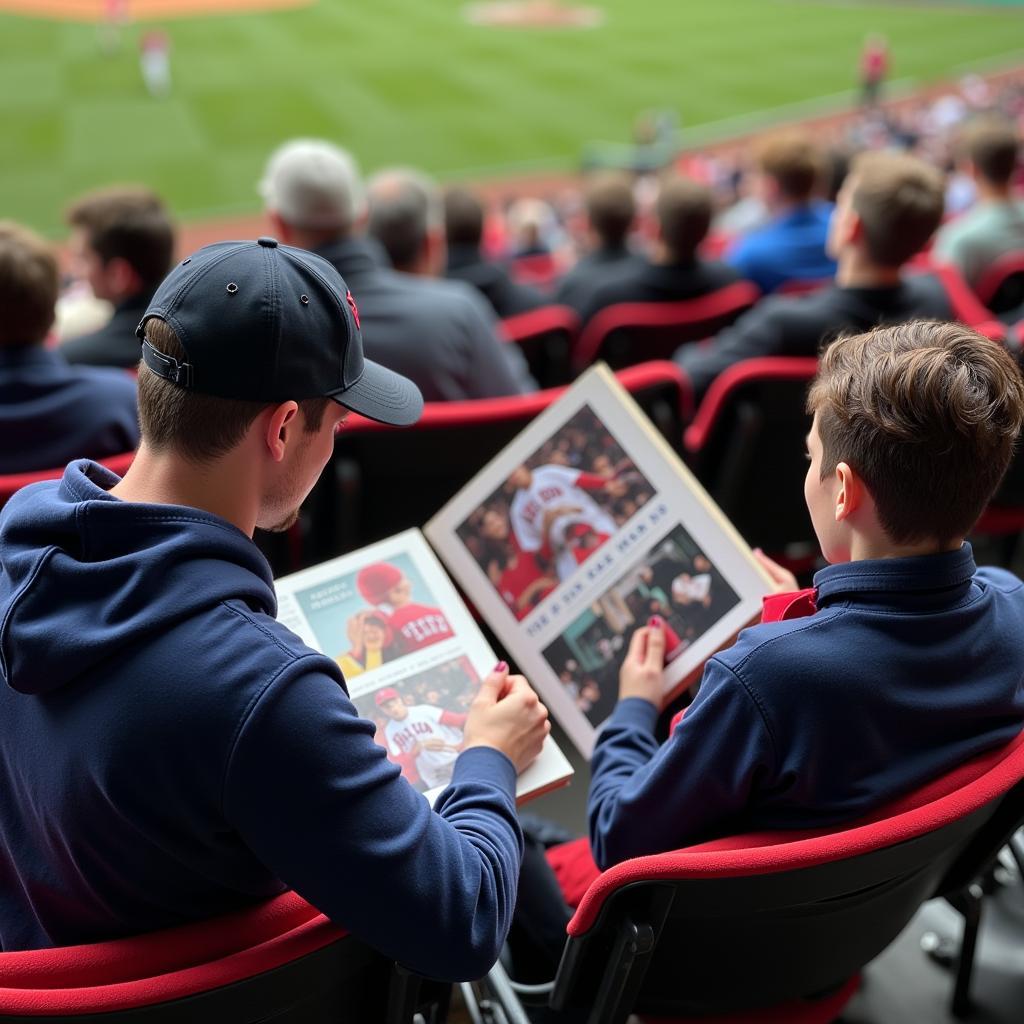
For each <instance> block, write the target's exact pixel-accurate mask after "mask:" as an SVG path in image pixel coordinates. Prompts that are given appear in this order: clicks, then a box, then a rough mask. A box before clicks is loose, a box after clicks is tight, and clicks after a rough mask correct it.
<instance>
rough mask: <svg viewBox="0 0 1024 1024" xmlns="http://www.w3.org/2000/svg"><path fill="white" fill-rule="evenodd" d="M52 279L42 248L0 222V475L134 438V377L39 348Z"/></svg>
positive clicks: (50, 310) (105, 450)
mask: <svg viewBox="0 0 1024 1024" xmlns="http://www.w3.org/2000/svg"><path fill="white" fill-rule="evenodd" d="M58 285H59V274H58V272H57V260H56V257H55V256H54V254H53V251H52V250H51V248H50V246H49V245H47V243H46V242H44V241H43V239H41V238H40V237H38V236H37V235H35V234H34V233H33V232H31V231H29V230H28V229H27V228H23V227H20V226H19V225H17V224H12V223H11V222H10V221H8V222H6V223H0V310H3V316H2V317H0V434H2V436H3V444H2V445H0V473H30V472H34V471H36V470H41V469H53V468H55V467H57V466H63V465H64V464H65V463H67V462H70V461H71V460H72V459H75V458H82V457H86V458H93V459H102V458H105V457H106V456H108V455H119V454H121V453H122V452H130V451H133V450H134V449H135V446H136V444H138V440H139V422H138V414H137V412H136V407H135V381H134V380H132V379H131V377H130V376H129V375H128V374H126V373H123V372H120V371H116V370H104V369H98V368H93V367H72V366H69V365H68V363H67V360H65V359H64V357H63V356H62V355H61V353H60V352H59V351H57V350H54V349H48V348H45V347H44V345H43V343H44V341H45V340H46V335H47V332H48V331H49V330H50V328H51V327H52V326H53V321H54V315H55V308H56V305H57V291H58ZM137 347H138V342H137V341H136V348H137Z"/></svg>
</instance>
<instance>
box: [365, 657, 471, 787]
mask: <svg viewBox="0 0 1024 1024" xmlns="http://www.w3.org/2000/svg"><path fill="white" fill-rule="evenodd" d="M479 686H480V678H479V676H478V675H477V674H476V672H475V671H474V669H473V665H472V663H471V662H470V660H469V658H467V657H465V656H461V657H458V658H455V659H453V660H452V661H446V662H442V663H441V664H440V665H435V666H433V667H432V668H429V669H426V670H425V671H423V672H416V673H415V674H413V675H411V676H406V677H405V678H403V679H400V680H397V681H395V682H393V683H392V684H390V685H388V686H384V687H381V688H380V689H378V690H371V691H369V692H367V693H364V694H362V695H361V696H358V697H356V698H354V700H353V703H354V704H355V706H356V709H357V710H358V711H359V714H360V715H362V716H363V718H368V719H369V720H370V721H371V722H373V723H374V724H375V725H376V726H377V734H376V736H375V737H374V738H375V739H376V741H377V742H378V743H379V744H380V745H381V746H382V747H384V748H385V749H386V750H387V752H388V757H389V758H390V759H391V760H392V761H394V762H395V764H397V765H398V766H399V767H400V768H401V769H402V774H403V775H404V776H405V778H406V779H407V780H408V781H409V782H410V783H412V785H414V786H415V787H416V788H417V789H418V790H420V791H421V792H426V791H428V790H432V789H437V788H438V787H440V786H447V785H448V783H449V782H450V781H451V777H452V770H453V767H454V765H455V759H456V758H457V757H458V756H459V751H460V750H461V749H462V743H463V735H462V730H463V728H464V726H465V724H466V715H467V714H468V713H469V705H470V704H471V703H472V702H473V697H474V696H475V695H476V691H477V689H478V688H479Z"/></svg>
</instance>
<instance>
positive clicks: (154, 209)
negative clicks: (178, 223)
mask: <svg viewBox="0 0 1024 1024" xmlns="http://www.w3.org/2000/svg"><path fill="white" fill-rule="evenodd" d="M66 219H67V222H68V224H70V225H71V227H73V228H77V229H79V230H80V231H82V232H83V233H84V234H85V237H86V240H87V242H88V245H89V248H90V249H92V250H93V251H94V252H95V253H96V255H97V256H99V258H100V259H101V260H102V261H103V262H104V263H109V262H110V261H111V260H112V259H123V260H125V261H126V262H127V263H128V264H129V266H131V268H132V269H133V270H134V271H135V273H137V274H138V275H139V277H140V278H141V279H142V283H143V287H144V288H147V289H152V288H155V287H156V286H157V285H158V284H159V283H160V282H161V281H162V280H163V279H164V277H165V276H166V275H167V271H168V270H170V267H171V261H172V260H173V259H174V225H173V224H172V223H171V217H170V214H169V213H168V211H167V208H166V207H165V206H164V204H163V201H162V200H161V199H160V197H159V196H158V195H156V194H155V193H154V192H151V191H150V190H149V189H146V188H139V187H115V188H108V189H101V190H99V191H97V192H90V193H89V194H88V195H85V196H82V197H81V198H80V199H78V200H76V201H75V202H74V203H72V205H71V206H70V207H69V208H68V211H67V216H66Z"/></svg>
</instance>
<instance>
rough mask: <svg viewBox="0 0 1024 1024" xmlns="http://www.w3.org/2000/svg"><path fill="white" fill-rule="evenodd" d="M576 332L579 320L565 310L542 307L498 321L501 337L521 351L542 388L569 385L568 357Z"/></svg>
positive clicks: (570, 310)
mask: <svg viewBox="0 0 1024 1024" xmlns="http://www.w3.org/2000/svg"><path fill="white" fill-rule="evenodd" d="M579 331H580V318H579V316H578V315H577V313H576V311H575V310H573V309H570V308H569V307H568V306H542V307H541V308H540V309H532V310H530V311H529V312H527V313H520V314H518V315H517V316H510V317H506V318H505V319H504V320H502V321H501V333H502V335H503V337H504V338H505V340H506V341H508V342H514V343H515V344H516V345H518V346H519V347H520V348H521V349H522V350H523V355H524V356H525V357H526V361H527V363H529V364H530V373H532V374H533V379H534V380H535V381H537V383H538V384H539V385H540V386H541V387H542V388H555V387H558V386H560V385H562V384H568V383H569V380H570V379H571V378H570V374H569V353H570V352H571V351H572V347H573V345H574V344H575V342H576V336H577V335H578V334H579Z"/></svg>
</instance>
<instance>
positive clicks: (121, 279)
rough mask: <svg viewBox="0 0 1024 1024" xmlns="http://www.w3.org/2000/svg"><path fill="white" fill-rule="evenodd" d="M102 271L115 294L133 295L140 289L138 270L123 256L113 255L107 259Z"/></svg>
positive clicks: (140, 281) (140, 280) (140, 282)
mask: <svg viewBox="0 0 1024 1024" xmlns="http://www.w3.org/2000/svg"><path fill="white" fill-rule="evenodd" d="M103 272H104V273H105V274H106V276H107V281H108V282H109V283H110V286H111V290H112V291H113V292H114V294H116V295H123V296H129V295H135V294H137V293H138V292H139V291H141V290H142V278H141V277H140V276H139V272H138V271H137V270H136V269H135V268H134V267H133V266H132V265H131V264H130V263H129V262H128V261H127V260H126V259H125V258H124V257H123V256H114V257H112V258H111V259H110V260H108V261H107V263H106V265H105V266H104V268H103Z"/></svg>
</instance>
